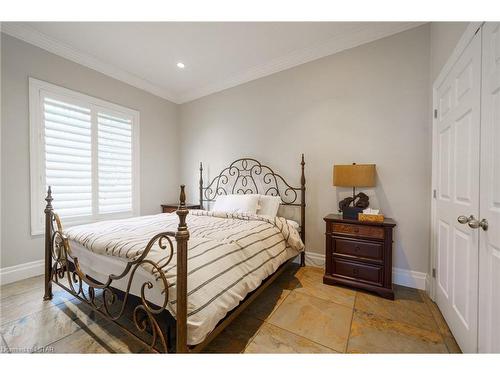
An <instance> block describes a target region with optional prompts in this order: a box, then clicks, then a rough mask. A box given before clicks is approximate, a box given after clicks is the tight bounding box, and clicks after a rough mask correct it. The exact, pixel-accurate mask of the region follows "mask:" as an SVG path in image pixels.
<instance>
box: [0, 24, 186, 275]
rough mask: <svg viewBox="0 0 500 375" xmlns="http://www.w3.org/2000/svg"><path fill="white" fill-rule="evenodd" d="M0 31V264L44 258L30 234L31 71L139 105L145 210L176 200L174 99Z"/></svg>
mask: <svg viewBox="0 0 500 375" xmlns="http://www.w3.org/2000/svg"><path fill="white" fill-rule="evenodd" d="M1 36H2V40H1V48H2V54H1V58H2V61H1V80H2V86H1V87H2V95H1V98H2V99H1V100H2V101H1V105H2V116H1V121H2V129H1V132H2V134H1V141H2V145H1V152H2V158H1V159H2V160H1V161H2V173H1V174H2V189H1V192H2V202H1V207H2V218H1V222H2V224H3V225H2V237H1V240H2V254H1V258H0V259H1V262H0V268H4V267H10V266H14V265H18V264H23V263H27V262H32V261H37V260H40V259H42V258H43V238H42V237H41V236H31V234H30V180H29V119H28V77H30V76H31V77H35V78H38V79H41V80H44V81H47V82H50V83H54V84H56V85H60V86H63V87H66V88H69V89H72V90H76V91H80V92H83V93H85V94H88V95H92V96H95V97H98V98H101V99H104V100H107V101H111V102H114V103H117V104H120V105H123V106H126V107H130V108H132V109H136V110H138V111H140V119H141V135H140V137H141V138H140V141H141V145H140V151H141V213H142V214H151V213H157V212H160V204H161V203H162V202H165V201H172V200H173V201H174V202H175V201H177V199H178V175H179V171H178V155H179V152H180V150H179V148H178V146H177V144H178V134H177V107H176V105H174V104H173V103H170V102H168V101H166V100H164V99H161V98H159V97H156V96H154V95H152V94H149V93H146V92H144V91H142V90H139V89H137V88H134V87H132V86H129V85H127V84H125V83H122V82H120V81H117V80H115V79H112V78H110V77H108V76H105V75H103V74H101V73H98V72H96V71H94V70H91V69H88V68H85V67H83V66H81V65H78V64H76V63H73V62H71V61H69V60H65V59H63V58H61V57H58V56H56V55H54V54H51V53H49V52H46V51H44V50H42V49H40V48H37V47H34V46H32V45H30V44H27V43H25V42H22V41H20V40H18V39H15V38H13V37H10V36H8V35H5V34H1ZM55 199H57V197H55Z"/></svg>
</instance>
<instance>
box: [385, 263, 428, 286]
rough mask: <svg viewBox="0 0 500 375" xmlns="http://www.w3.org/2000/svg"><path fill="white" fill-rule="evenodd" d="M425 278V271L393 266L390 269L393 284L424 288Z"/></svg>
mask: <svg viewBox="0 0 500 375" xmlns="http://www.w3.org/2000/svg"><path fill="white" fill-rule="evenodd" d="M426 279H427V274H426V273H425V272H417V271H412V270H406V269H403V268H395V267H394V268H393V269H392V282H393V283H394V284H398V285H403V286H407V287H410V288H415V289H420V290H426Z"/></svg>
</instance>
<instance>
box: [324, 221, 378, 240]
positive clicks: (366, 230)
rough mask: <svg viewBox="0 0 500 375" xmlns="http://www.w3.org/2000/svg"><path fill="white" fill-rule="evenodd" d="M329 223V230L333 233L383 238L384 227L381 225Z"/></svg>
mask: <svg viewBox="0 0 500 375" xmlns="http://www.w3.org/2000/svg"><path fill="white" fill-rule="evenodd" d="M331 225H332V226H331V230H332V232H333V233H337V234H344V235H350V236H360V237H369V238H376V239H380V240H383V239H384V228H381V227H375V226H369V225H358V224H342V223H332V224H331Z"/></svg>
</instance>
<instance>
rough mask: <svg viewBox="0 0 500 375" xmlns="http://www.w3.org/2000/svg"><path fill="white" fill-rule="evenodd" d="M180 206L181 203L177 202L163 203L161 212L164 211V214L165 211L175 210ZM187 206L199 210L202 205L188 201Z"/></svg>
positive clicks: (189, 208)
mask: <svg viewBox="0 0 500 375" xmlns="http://www.w3.org/2000/svg"><path fill="white" fill-rule="evenodd" d="M178 207H179V204H177V203H166V204H162V205H161V212H162V213H164V214H165V213H171V212H175V211H176V210H177V208H178ZM186 208H187V209H188V210H198V209H199V208H200V205H199V204H189V203H186Z"/></svg>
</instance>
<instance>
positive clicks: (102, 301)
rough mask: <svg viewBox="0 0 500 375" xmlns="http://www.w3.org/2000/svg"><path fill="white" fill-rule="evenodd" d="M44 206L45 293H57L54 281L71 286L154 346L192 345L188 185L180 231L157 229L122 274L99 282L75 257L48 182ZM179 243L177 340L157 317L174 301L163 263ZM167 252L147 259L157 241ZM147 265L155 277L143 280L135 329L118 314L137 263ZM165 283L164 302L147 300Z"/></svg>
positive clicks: (182, 349)
mask: <svg viewBox="0 0 500 375" xmlns="http://www.w3.org/2000/svg"><path fill="white" fill-rule="evenodd" d="M45 200H46V202H47V205H46V208H45V211H44V212H45V225H46V228H45V294H44V299H45V300H50V299H52V283H55V284H57V285H59V286H60V287H61V288H63V289H65V290H66V291H67V292H69V293H71V294H72V295H74V296H76V297H77V298H79V299H80V300H81V301H84V302H86V303H87V304H88V305H89V306H90V307H91V308H92V309H93V310H94V311H96V312H98V313H99V314H101V315H102V316H104V317H105V318H107V319H108V320H110V321H112V322H114V323H116V324H118V325H119V326H120V327H121V328H122V329H124V330H126V331H128V332H129V333H131V334H132V335H134V336H135V337H137V338H138V339H139V340H141V341H143V342H145V343H146V344H147V345H148V346H149V347H150V348H151V349H152V350H157V349H156V348H157V347H158V346H159V348H160V351H163V352H167V351H168V348H169V347H175V348H176V352H178V353H182V352H186V351H187V343H186V340H187V301H186V299H187V297H186V296H187V241H188V239H189V232H188V230H187V226H186V215H187V213H188V210H187V209H186V205H185V193H184V185H182V186H181V194H180V205H179V209H178V210H177V215H178V216H179V226H178V230H177V232H163V233H158V234H156V235H155V236H153V238H151V240H150V241H149V242H148V244H147V245H146V247H145V249H144V251H142V253H141V254H140V256H139V257H138V258H136V259H133V260H131V261H129V262H128V263H127V265H126V267H125V268H124V270H123V272H121V273H120V274H119V275H113V274H112V275H109V276H108V279H107V280H106V281H105V282H99V281H97V280H94V279H93V278H89V277H88V276H87V275H86V274H85V273H84V272H83V271H82V270H81V268H80V264H79V261H78V258H77V257H75V256H74V255H73V254H72V252H71V248H70V245H69V242H68V239H67V237H66V236H65V235H64V232H63V228H62V224H61V221H60V218H59V216H58V215H57V213H55V212H54V211H53V207H52V200H53V198H52V191H51V188H50V186H49V189H48V191H47V197H46V198H45ZM172 239H175V240H176V244H177V275H178V278H177V286H176V289H177V310H176V345H175V346H172V345H169V344H172V343H168V337H167V335H166V333H165V331H164V329H162V327H161V325H160V324H159V322H158V317H159V316H160V314H161V313H163V312H164V311H165V309H166V307H167V304H168V301H169V283H168V281H167V277H166V275H165V273H164V272H163V270H162V269H163V268H164V267H165V266H166V265H167V264H169V263H170V261H171V260H172V257H173V255H174V244H173V242H172ZM156 245H157V246H158V247H159V248H160V249H161V250H162V251H166V252H167V256H166V258H164V259H165V260H164V261H161V262H160V263H156V262H153V261H152V260H150V259H147V255H148V254H149V252H150V251H151V249H152V248H153V247H154V246H156ZM143 265H148V266H149V267H150V268H151V269H152V273H153V275H154V276H155V277H156V281H157V282H156V283H152V282H151V281H147V282H145V283H143V284H142V286H141V290H140V302H139V304H138V305H136V306H135V308H134V309H133V312H132V316H131V317H132V321H133V323H134V326H135V330H136V331H137V333H136V332H133V331H131V330H129V329H128V328H127V327H125V326H123V325H122V324H121V323H119V321H118V320H119V319H120V318H121V317H123V316H124V314H125V313H126V307H127V302H128V300H129V297H130V289H131V286H132V282H133V280H134V276H135V273H136V271H137V269H138V268H139V267H141V266H143ZM122 279H124V280H127V283H126V285H127V287H126V290H125V291H123V293H124V297H123V298H122V299H121V300H120V299H119V298H118V295H117V292H116V290H115V289H114V288H113V282H116V281H117V280H122ZM115 285H116V284H115ZM155 287H156V288H159V287H161V289H162V290H161V293H162V294H163V302H162V304H161V306H156V305H152V304H150V303H149V302H148V299H147V293H148V292H147V291H151V289H153V288H155ZM144 332H148V333H150V334H151V338H150V340H149V342H146V341H145V340H144V339H143V338H141V337H140V336H139V335H138V333H144Z"/></svg>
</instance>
